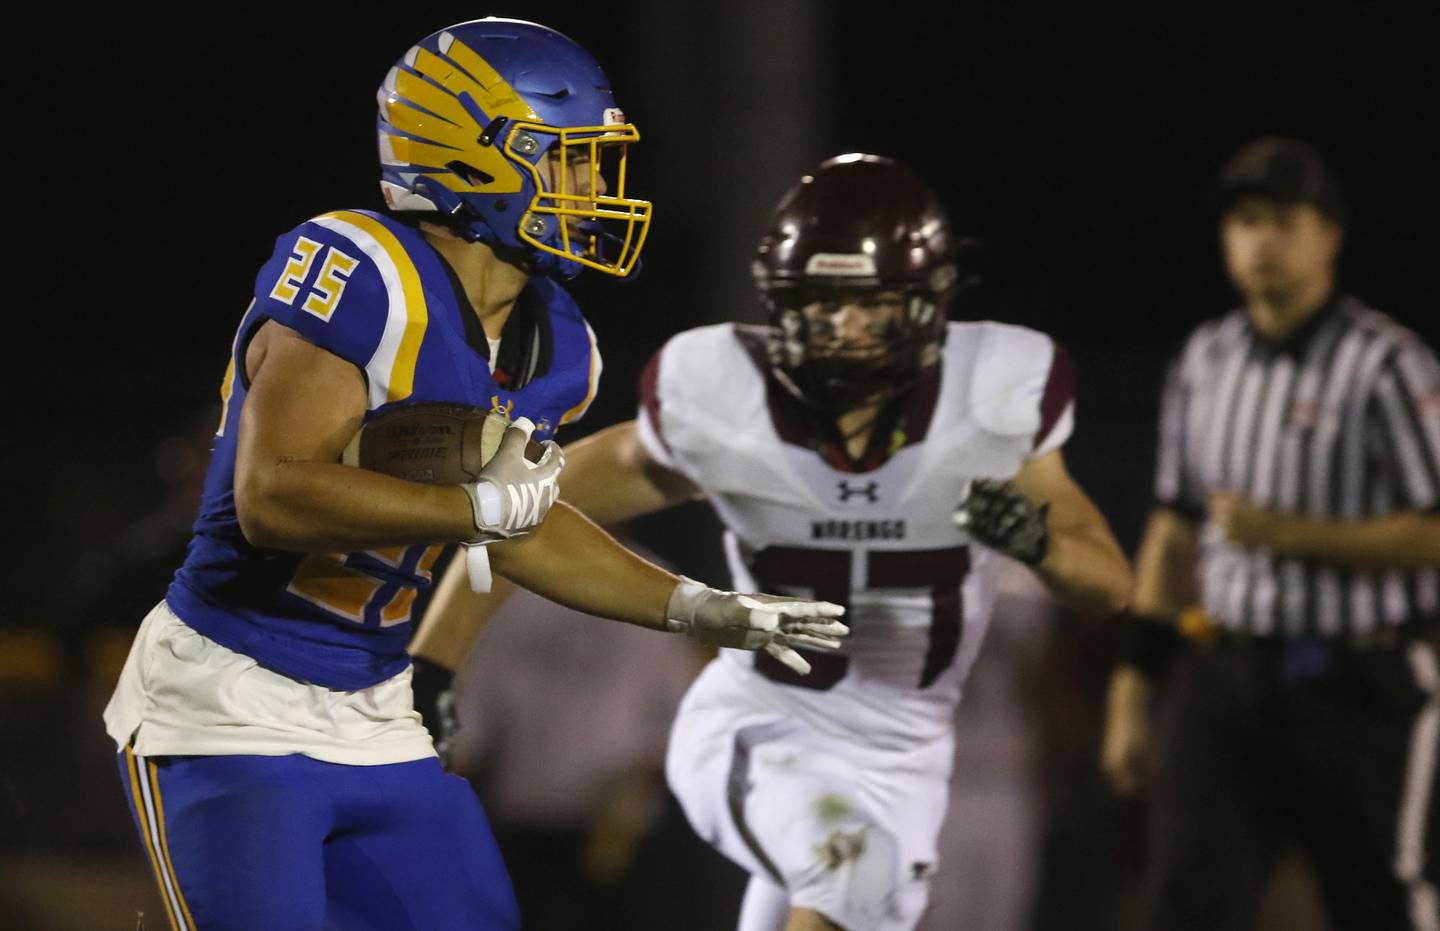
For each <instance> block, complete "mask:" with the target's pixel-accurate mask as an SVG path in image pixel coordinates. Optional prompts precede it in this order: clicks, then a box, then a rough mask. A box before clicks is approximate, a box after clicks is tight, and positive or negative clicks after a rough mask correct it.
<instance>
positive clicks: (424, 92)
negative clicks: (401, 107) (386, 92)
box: [394, 69, 475, 126]
mask: <svg viewBox="0 0 1440 931" xmlns="http://www.w3.org/2000/svg"><path fill="white" fill-rule="evenodd" d="M394 83H395V96H396V97H399V98H400V99H401V100H402V101H409V102H410V103H413V104H415V105H416V106H420V107H424V108H425V109H426V110H429V111H430V112H431V113H434V114H436V115H437V116H439V117H441V118H443V119H447V120H449V121H450V122H452V123H454V124H455V125H457V126H467V125H469V124H471V123H474V122H475V118H474V117H472V116H471V115H470V114H469V113H468V112H467V111H466V110H465V108H464V107H463V106H461V105H460V101H459V100H457V99H456V98H455V95H453V94H448V93H446V92H445V91H443V90H441V89H440V88H438V87H436V86H435V85H434V84H431V83H430V82H429V81H427V80H425V79H424V78H422V77H420V76H418V75H414V74H411V73H410V72H408V71H401V70H399V69H397V70H396V72H395V76H394Z"/></svg>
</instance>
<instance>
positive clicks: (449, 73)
mask: <svg viewBox="0 0 1440 931" xmlns="http://www.w3.org/2000/svg"><path fill="white" fill-rule="evenodd" d="M448 54H449V56H450V58H451V59H453V61H446V60H445V59H443V58H440V57H438V56H436V55H434V54H432V53H430V52H427V51H426V50H425V49H423V48H422V49H419V50H418V51H417V52H416V54H415V64H414V65H413V66H412V67H414V69H415V70H416V71H418V72H419V73H420V74H423V75H425V76H426V77H427V78H430V79H431V80H433V81H434V82H435V83H436V84H439V85H440V86H441V87H443V88H445V89H446V90H448V91H449V92H450V93H452V94H454V95H456V96H457V97H458V96H459V95H460V94H461V93H468V94H469V95H470V96H471V97H474V98H475V102H476V103H478V104H480V106H481V108H482V109H484V111H485V113H486V114H487V115H489V117H490V118H491V119H494V118H495V117H497V116H507V117H509V118H510V119H512V120H538V119H539V117H538V116H537V115H536V113H535V111H534V110H531V109H530V107H529V105H528V104H526V103H525V101H523V100H521V99H520V95H519V94H517V93H516V92H515V89H514V88H513V87H511V86H510V85H509V84H506V83H505V79H504V78H502V77H500V74H499V72H497V71H496V70H495V69H494V68H492V67H490V65H489V64H488V63H487V62H486V61H485V59H483V58H481V57H480V56H479V55H476V54H475V53H474V52H473V51H471V50H470V49H469V48H468V47H466V46H465V45H464V43H461V42H455V43H453V44H452V45H451V46H450V50H449V52H448ZM457 66H458V67H457ZM462 69H463V70H462ZM467 72H469V73H467ZM471 75H474V76H473V77H472V76H471Z"/></svg>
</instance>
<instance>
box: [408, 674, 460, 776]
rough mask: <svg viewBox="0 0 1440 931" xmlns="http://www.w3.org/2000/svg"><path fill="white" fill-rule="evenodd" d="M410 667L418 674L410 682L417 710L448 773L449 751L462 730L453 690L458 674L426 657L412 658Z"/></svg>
mask: <svg viewBox="0 0 1440 931" xmlns="http://www.w3.org/2000/svg"><path fill="white" fill-rule="evenodd" d="M410 665H411V666H413V667H414V668H415V675H414V677H413V678H412V679H411V680H410V689H411V691H413V692H414V693H415V710H416V711H418V712H420V717H421V718H422V719H423V721H424V724H425V728H426V729H427V730H428V731H430V738H431V739H432V740H433V741H435V752H436V753H438V754H439V755H440V765H441V766H443V767H445V769H446V770H449V769H450V751H451V750H452V749H453V748H454V740H455V735H456V733H458V732H459V730H460V715H459V714H457V713H456V710H455V693H454V692H453V691H451V688H450V687H451V685H453V684H454V682H455V673H453V672H451V671H450V670H448V669H446V668H445V667H444V666H441V665H440V664H439V663H436V662H433V661H431V660H428V659H426V658H425V657H423V656H417V657H415V658H414V659H412V660H411V661H410Z"/></svg>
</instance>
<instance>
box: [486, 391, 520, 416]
mask: <svg viewBox="0 0 1440 931" xmlns="http://www.w3.org/2000/svg"><path fill="white" fill-rule="evenodd" d="M514 409H515V401H514V399H513V398H512V399H510V400H507V401H504V402H502V401H501V400H500V395H498V394H492V395H491V396H490V412H491V413H492V414H499V415H500V416H501V417H504V418H505V419H506V420H509V419H510V412H511V411H513V410H514Z"/></svg>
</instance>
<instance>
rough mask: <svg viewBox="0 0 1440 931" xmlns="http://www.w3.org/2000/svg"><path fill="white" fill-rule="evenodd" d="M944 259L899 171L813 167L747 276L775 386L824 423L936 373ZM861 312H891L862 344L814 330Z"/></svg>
mask: <svg viewBox="0 0 1440 931" xmlns="http://www.w3.org/2000/svg"><path fill="white" fill-rule="evenodd" d="M955 256H956V247H955V241H954V239H953V238H952V237H951V234H950V223H949V220H948V219H947V218H946V216H945V213H944V211H943V210H942V209H941V207H940V204H939V201H938V200H937V199H936V197H935V194H934V193H933V192H932V191H931V190H930V188H928V187H927V186H926V185H925V184H924V182H922V181H921V180H920V179H919V178H917V177H915V176H914V175H913V174H911V173H910V172H909V171H908V170H907V169H906V168H904V167H903V166H901V165H900V164H899V163H897V162H895V161H893V160H891V159H888V158H883V157H881V156H878V155H861V154H852V155H841V156H838V157H836V158H832V159H830V160H828V161H826V162H822V163H821V165H820V167H818V168H816V169H815V170H814V171H813V172H811V173H810V174H808V175H806V176H805V177H803V178H801V179H800V182H799V183H798V184H796V185H795V186H794V187H793V188H791V189H790V191H789V192H788V193H787V194H786V195H785V197H784V198H783V199H782V200H781V201H780V205H779V206H778V207H777V208H776V209H775V214H774V216H773V217H772V218H771V220H770V225H769V228H768V230H767V231H766V233H765V235H764V236H763V237H762V238H761V240H760V245H759V248H758V249H757V250H756V255H755V262H754V264H753V266H752V269H751V270H752V273H753V274H754V276H755V284H756V287H758V288H759V289H760V293H761V295H762V296H763V297H764V299H765V302H766V304H767V305H768V308H769V312H770V324H771V333H770V362H771V365H772V366H773V368H774V370H775V373H776V375H777V376H778V377H779V378H780V380H781V381H782V382H783V383H784V384H785V385H786V387H787V388H789V389H790V390H791V391H792V392H793V393H794V394H796V395H797V396H799V397H800V398H801V399H802V400H804V401H806V402H808V403H810V404H811V405H814V406H816V407H819V408H821V409H822V410H824V411H825V412H826V413H829V414H839V413H843V412H844V411H846V410H851V409H854V408H856V407H859V406H862V405H865V404H871V403H875V402H877V401H884V400H886V399H888V398H892V397H895V396H896V395H899V394H900V393H902V392H904V391H905V390H906V389H908V388H909V387H910V386H911V385H913V384H915V382H916V381H918V380H919V379H920V378H921V376H923V375H924V374H925V373H926V371H927V370H928V369H930V368H931V367H932V366H934V365H936V364H937V363H938V362H939V361H940V347H941V345H942V344H943V343H944V341H945V322H946V310H947V305H948V303H949V300H950V298H951V297H952V296H953V294H954V292H955V285H956V280H957V278H958V273H957V268H956V261H955ZM866 302H879V303H889V304H892V305H893V304H895V303H898V304H899V305H900V308H899V312H898V313H895V314H891V315H889V317H888V319H886V321H885V323H884V329H883V332H876V333H873V334H871V336H872V340H871V341H870V342H867V343H866V344H864V345H856V344H855V342H854V341H853V340H852V341H850V342H849V343H844V342H842V341H840V340H839V339H837V337H836V336H835V332H834V329H833V328H832V327H829V326H826V325H825V324H824V320H825V314H826V313H827V310H828V311H830V312H833V311H834V310H835V309H837V308H839V307H840V306H841V305H843V304H845V303H862V304H863V303H866ZM807 307H808V308H809V310H808V311H807V310H806V308H807Z"/></svg>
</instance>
